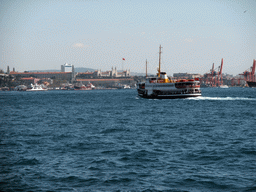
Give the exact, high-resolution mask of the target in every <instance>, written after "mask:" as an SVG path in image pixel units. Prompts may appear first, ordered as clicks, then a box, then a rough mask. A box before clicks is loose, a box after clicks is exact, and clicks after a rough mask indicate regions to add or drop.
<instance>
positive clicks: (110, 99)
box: [0, 88, 256, 191]
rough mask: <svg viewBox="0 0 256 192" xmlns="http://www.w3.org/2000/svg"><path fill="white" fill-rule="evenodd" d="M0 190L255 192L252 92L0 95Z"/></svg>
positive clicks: (254, 104)
mask: <svg viewBox="0 0 256 192" xmlns="http://www.w3.org/2000/svg"><path fill="white" fill-rule="evenodd" d="M0 105H1V107H0V190H1V191H256V89H253V88H228V89H221V88H203V89H202V97H198V98H190V99H175V100H161V99H144V98H140V97H138V96H137V92H136V90H135V89H131V90H92V91H46V92H0Z"/></svg>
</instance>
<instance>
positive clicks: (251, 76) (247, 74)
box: [239, 59, 256, 81]
mask: <svg viewBox="0 0 256 192" xmlns="http://www.w3.org/2000/svg"><path fill="white" fill-rule="evenodd" d="M255 67H256V60H255V59H254V60H253V65H252V67H251V68H250V70H246V71H244V72H243V73H242V74H239V75H243V76H244V80H245V81H255Z"/></svg>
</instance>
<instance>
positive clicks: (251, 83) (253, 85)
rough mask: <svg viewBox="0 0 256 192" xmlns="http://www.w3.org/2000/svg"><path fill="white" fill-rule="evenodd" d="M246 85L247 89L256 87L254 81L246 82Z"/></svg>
mask: <svg viewBox="0 0 256 192" xmlns="http://www.w3.org/2000/svg"><path fill="white" fill-rule="evenodd" d="M247 84H248V86H249V87H256V82H255V81H247Z"/></svg>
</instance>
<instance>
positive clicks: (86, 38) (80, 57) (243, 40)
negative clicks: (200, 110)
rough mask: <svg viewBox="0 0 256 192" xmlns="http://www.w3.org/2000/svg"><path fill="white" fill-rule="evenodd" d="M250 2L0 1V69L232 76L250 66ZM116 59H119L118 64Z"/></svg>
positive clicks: (254, 22) (254, 38) (254, 52)
mask: <svg viewBox="0 0 256 192" xmlns="http://www.w3.org/2000/svg"><path fill="white" fill-rule="evenodd" d="M255 10H256V0H243V1H240V0H179V1H174V0H160V1H156V0H154V1H153V0H148V1H143V0H140V1H137V0H127V1H121V0H104V1H103V0H102V1H101V0H98V1H93V0H91V1H83V0H2V1H0V50H1V60H0V69H3V70H4V71H6V69H7V66H9V67H10V69H11V70H12V69H13V67H14V68H15V70H16V71H20V72H22V71H29V70H47V69H56V70H60V66H61V65H63V64H65V63H69V64H73V65H74V66H75V67H86V68H93V69H96V70H102V71H108V70H111V68H112V67H116V68H117V69H118V70H122V69H123V70H126V69H128V70H129V69H130V71H131V72H139V73H145V71H146V69H145V68H146V67H145V66H146V65H145V63H146V60H147V62H148V73H152V74H156V72H157V67H158V61H159V46H160V45H161V46H162V57H161V59H162V64H161V71H165V72H167V74H168V75H172V74H173V73H186V72H187V73H200V74H204V73H207V72H209V71H210V69H211V68H212V65H213V63H214V66H215V68H216V70H218V66H220V65H221V59H222V58H223V60H224V63H223V73H227V74H233V75H237V74H239V73H242V72H244V71H245V70H248V69H250V67H251V66H252V64H253V59H256V11H255ZM122 58H125V60H123V59H122Z"/></svg>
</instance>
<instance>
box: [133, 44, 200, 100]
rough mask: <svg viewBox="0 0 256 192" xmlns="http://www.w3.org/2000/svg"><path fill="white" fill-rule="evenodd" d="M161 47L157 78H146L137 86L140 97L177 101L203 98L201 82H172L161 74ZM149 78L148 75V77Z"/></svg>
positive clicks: (164, 74)
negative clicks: (178, 99)
mask: <svg viewBox="0 0 256 192" xmlns="http://www.w3.org/2000/svg"><path fill="white" fill-rule="evenodd" d="M160 66H161V46H160V51H159V68H158V73H157V77H153V78H146V81H145V82H141V83H139V84H138V86H137V91H138V95H139V96H141V97H144V98H157V99H177V98H188V97H198V96H201V90H200V81H199V79H198V78H195V79H189V80H185V79H181V80H177V81H172V80H170V79H169V78H168V77H167V75H166V73H165V72H161V70H160V69H161V68H160ZM146 76H147V75H146Z"/></svg>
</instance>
